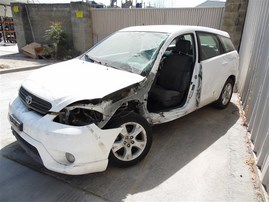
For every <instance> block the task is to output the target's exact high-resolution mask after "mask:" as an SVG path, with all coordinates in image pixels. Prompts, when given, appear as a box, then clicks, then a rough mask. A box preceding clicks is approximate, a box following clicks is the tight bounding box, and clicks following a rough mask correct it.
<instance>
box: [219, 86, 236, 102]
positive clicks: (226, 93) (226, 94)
mask: <svg viewBox="0 0 269 202" xmlns="http://www.w3.org/2000/svg"><path fill="white" fill-rule="evenodd" d="M232 89H233V87H232V84H230V83H227V84H226V85H225V87H224V90H223V93H222V97H221V102H222V104H223V105H226V104H227V103H228V102H229V100H230V98H231V96H232Z"/></svg>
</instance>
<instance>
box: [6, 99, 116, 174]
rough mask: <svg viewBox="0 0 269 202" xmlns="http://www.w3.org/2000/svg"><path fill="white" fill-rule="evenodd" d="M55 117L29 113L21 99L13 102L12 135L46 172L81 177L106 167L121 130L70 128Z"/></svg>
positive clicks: (11, 113)
mask: <svg viewBox="0 0 269 202" xmlns="http://www.w3.org/2000/svg"><path fill="white" fill-rule="evenodd" d="M53 118H54V116H53V115H45V116H41V115H39V114H37V113H35V112H34V111H31V110H28V108H27V107H26V106H25V105H24V104H23V103H22V102H21V100H20V98H19V97H17V98H15V99H14V100H12V101H11V102H10V105H9V119H10V123H11V127H12V130H13V134H15V136H17V139H18V140H19V142H20V143H21V144H22V146H23V148H25V149H27V150H28V151H30V152H29V153H30V154H33V155H31V156H33V157H34V158H35V159H36V160H39V159H41V161H42V163H43V164H44V166H45V167H46V168H47V169H49V170H52V171H55V172H59V173H64V174H70V175H80V174H86V173H93V172H100V171H104V170H105V169H106V168H107V164H108V155H109V152H110V150H111V147H112V144H113V142H114V141H115V139H116V137H117V136H118V134H119V133H120V131H121V128H116V129H108V130H102V129H100V128H99V127H97V126H96V125H95V124H90V125H87V126H80V127H77V126H69V125H64V124H60V123H56V122H53ZM34 148H35V149H36V150H35V149H34ZM29 149H30V150H29ZM34 151H37V152H34ZM34 153H38V154H34ZM67 154H72V155H73V157H74V160H75V161H74V162H72V163H71V162H70V161H68V159H67V157H66V155H67ZM38 156H39V157H40V158H39V157H38Z"/></svg>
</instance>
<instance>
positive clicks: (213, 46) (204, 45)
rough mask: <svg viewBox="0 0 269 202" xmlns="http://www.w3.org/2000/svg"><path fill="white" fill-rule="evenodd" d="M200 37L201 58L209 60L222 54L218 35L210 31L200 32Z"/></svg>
mask: <svg viewBox="0 0 269 202" xmlns="http://www.w3.org/2000/svg"><path fill="white" fill-rule="evenodd" d="M198 39H199V46H200V60H207V59H209V58H212V57H215V56H218V55H220V54H221V49H220V43H219V40H218V38H217V36H215V35H213V34H209V33H198Z"/></svg>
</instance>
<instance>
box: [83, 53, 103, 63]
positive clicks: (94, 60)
mask: <svg viewBox="0 0 269 202" xmlns="http://www.w3.org/2000/svg"><path fill="white" fill-rule="evenodd" d="M86 58H87V59H88V60H89V61H90V62H92V63H97V64H100V65H101V64H102V63H101V62H100V61H98V60H96V59H93V58H91V57H90V56H89V55H86Z"/></svg>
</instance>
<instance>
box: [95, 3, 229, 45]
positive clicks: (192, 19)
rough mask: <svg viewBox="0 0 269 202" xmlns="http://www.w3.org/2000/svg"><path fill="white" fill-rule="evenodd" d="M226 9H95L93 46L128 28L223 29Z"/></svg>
mask: <svg viewBox="0 0 269 202" xmlns="http://www.w3.org/2000/svg"><path fill="white" fill-rule="evenodd" d="M223 12H224V7H218V8H162V9H92V20H93V41H94V43H96V42H98V41H100V40H101V39H103V38H105V37H106V36H108V35H109V34H111V33H113V32H115V31H117V30H119V29H122V28H124V27H128V26H137V25H153V24H155V25H161V24H174V25H200V26H207V27H212V28H217V29H220V27H221V23H222V17H223Z"/></svg>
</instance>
